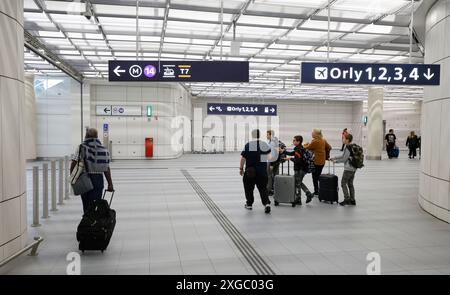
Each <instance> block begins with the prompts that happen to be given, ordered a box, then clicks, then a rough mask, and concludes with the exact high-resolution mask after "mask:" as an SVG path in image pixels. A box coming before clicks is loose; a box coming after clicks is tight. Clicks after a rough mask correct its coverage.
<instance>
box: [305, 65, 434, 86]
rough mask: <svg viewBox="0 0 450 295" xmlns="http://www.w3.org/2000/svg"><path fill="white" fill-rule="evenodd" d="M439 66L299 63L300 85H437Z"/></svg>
mask: <svg viewBox="0 0 450 295" xmlns="http://www.w3.org/2000/svg"><path fill="white" fill-rule="evenodd" d="M439 82H440V65H426V64H360V63H310V62H304V63H302V74H301V83H302V84H308V83H311V84H368V85H370V84H375V85H439Z"/></svg>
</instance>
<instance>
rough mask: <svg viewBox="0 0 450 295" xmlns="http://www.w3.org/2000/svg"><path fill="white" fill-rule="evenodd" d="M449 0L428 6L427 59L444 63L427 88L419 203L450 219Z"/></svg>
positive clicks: (432, 211)
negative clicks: (434, 83) (437, 82)
mask: <svg viewBox="0 0 450 295" xmlns="http://www.w3.org/2000/svg"><path fill="white" fill-rule="evenodd" d="M449 16H450V1H449V0H440V1H438V2H436V3H435V4H434V6H433V7H432V8H431V9H430V10H429V12H428V14H427V20H426V33H425V48H426V52H425V63H426V64H440V65H441V81H440V85H439V86H428V87H425V89H424V100H423V104H422V119H421V124H422V126H421V132H420V135H421V136H422V159H421V169H420V170H421V173H420V188H419V203H420V205H421V207H422V208H423V209H424V210H425V211H427V212H429V213H430V214H432V215H434V216H436V217H437V218H439V219H442V220H444V221H446V222H450V209H449V208H450V205H449V203H450V153H449V146H450V132H449V128H450V116H449V114H450V71H449V69H450V46H449V44H450V43H449V38H447V37H444V36H448V35H449V33H450V21H449Z"/></svg>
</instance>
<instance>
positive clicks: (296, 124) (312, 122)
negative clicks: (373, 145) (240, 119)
mask: <svg viewBox="0 0 450 295" xmlns="http://www.w3.org/2000/svg"><path fill="white" fill-rule="evenodd" d="M249 101H251V100H249ZM208 102H216V103H217V102H220V100H214V99H201V98H197V99H194V100H193V106H194V108H201V109H202V117H203V120H204V118H205V117H206V116H207V109H206V106H207V103H208ZM223 102H224V103H228V102H229V103H243V101H242V100H224V101H223ZM264 104H276V105H278V120H279V133H278V134H277V135H276V136H277V137H278V138H279V139H280V140H282V141H283V142H284V143H286V144H289V145H290V144H291V143H292V137H293V136H295V135H302V136H303V137H304V141H305V142H307V141H310V140H311V131H312V129H313V128H320V129H322V132H323V134H324V136H325V138H326V139H327V141H328V142H329V143H330V144H331V145H332V146H333V148H336V149H337V148H339V149H340V148H341V133H342V130H343V129H344V128H348V130H349V132H351V133H354V135H355V142H360V134H361V123H360V122H361V117H362V103H361V102H338V101H327V102H326V103H324V102H323V101H300V100H265V101H264ZM217 117H218V118H221V119H222V121H223V123H222V124H223V126H225V120H227V118H228V119H229V117H230V116H217ZM261 118H264V117H258V119H261ZM272 118H273V117H272ZM194 120H198V118H196V117H195V116H194ZM263 122H264V121H263ZM269 125H270V121H269ZM269 127H270V126H269ZM259 128H260V129H261V130H265V129H267V128H265V126H259ZM271 128H273V127H271ZM224 129H225V127H224ZM208 133H209V130H208V128H204V129H203V135H205V134H208ZM225 133H226V132H225V131H224V134H225ZM264 136H265V135H264ZM241 148H242V147H241V146H238V147H236V149H237V150H240V149H241ZM200 149H201V144H200V145H196V146H194V150H200ZM227 150H228V151H229V150H230V147H228V149H227Z"/></svg>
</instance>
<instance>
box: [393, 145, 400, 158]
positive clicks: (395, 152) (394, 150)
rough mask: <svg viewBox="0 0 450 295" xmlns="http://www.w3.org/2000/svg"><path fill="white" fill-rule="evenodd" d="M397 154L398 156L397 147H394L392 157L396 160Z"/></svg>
mask: <svg viewBox="0 0 450 295" xmlns="http://www.w3.org/2000/svg"><path fill="white" fill-rule="evenodd" d="M399 154H400V150H399V148H398V146H395V147H394V148H393V149H392V157H393V158H398V156H399Z"/></svg>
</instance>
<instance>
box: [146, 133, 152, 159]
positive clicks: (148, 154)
mask: <svg viewBox="0 0 450 295" xmlns="http://www.w3.org/2000/svg"><path fill="white" fill-rule="evenodd" d="M145 157H146V158H152V157H153V137H147V138H146V139H145Z"/></svg>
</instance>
